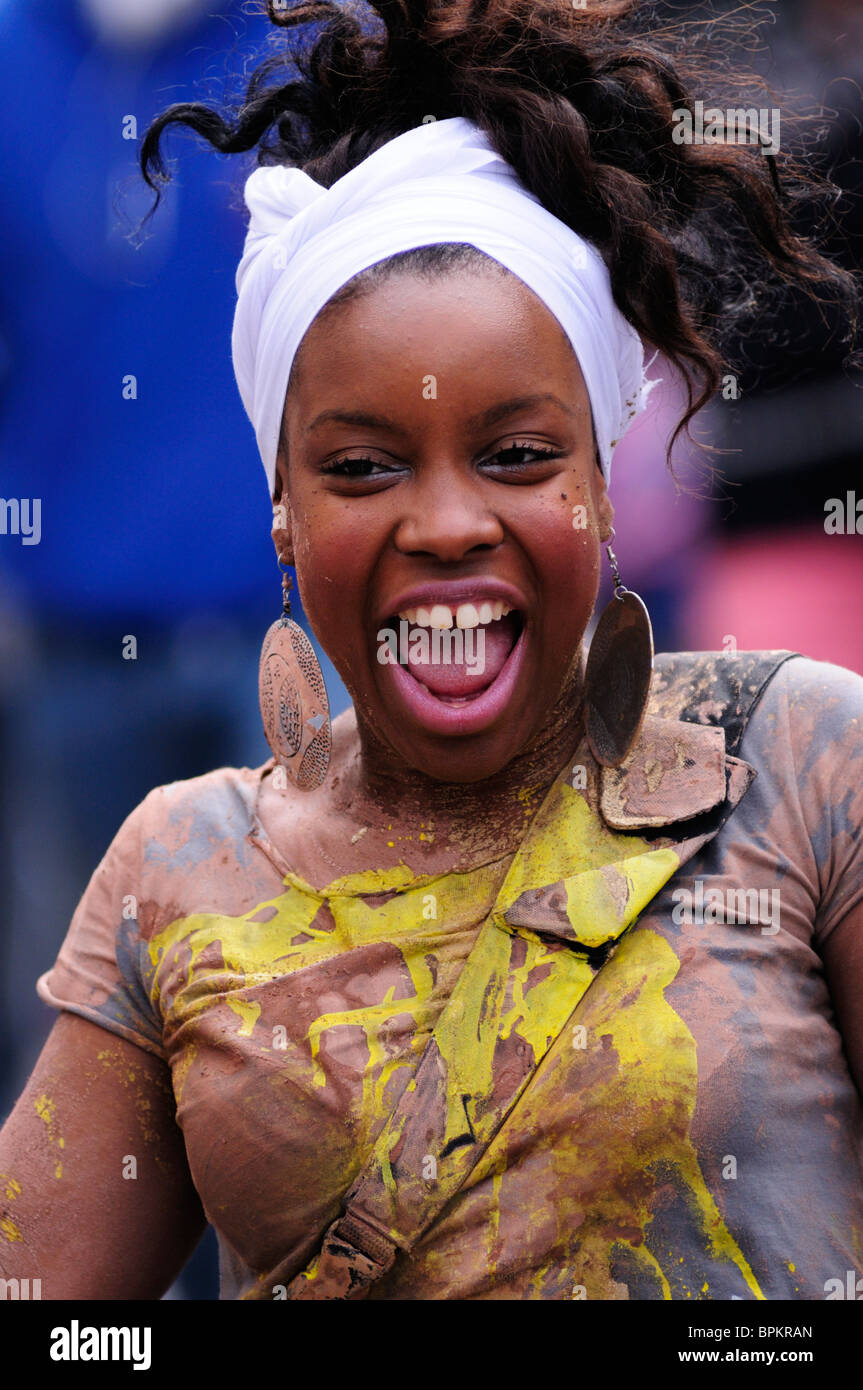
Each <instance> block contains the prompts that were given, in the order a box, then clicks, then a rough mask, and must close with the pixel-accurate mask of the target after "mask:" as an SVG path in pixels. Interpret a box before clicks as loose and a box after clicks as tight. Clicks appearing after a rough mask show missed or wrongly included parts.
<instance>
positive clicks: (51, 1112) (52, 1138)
mask: <svg viewBox="0 0 863 1390" xmlns="http://www.w3.org/2000/svg"><path fill="white" fill-rule="evenodd" d="M33 1108H34V1109H35V1111H36V1114H37V1115H38V1116H39V1119H40V1120H42V1121H43V1122H44V1124H45V1127H46V1129H47V1131H48V1143H49V1144H56V1145H57V1147H58V1148H59V1149H64V1148H65V1147H66V1141H65V1139H64V1138H63V1136H62V1135H61V1134H59V1133H58V1132H57V1122H56V1119H55V1106H54V1102H53V1100H51V1098H50V1096H46V1095H45V1094H44V1093H43V1094H42V1095H41V1096H37V1097H36V1099H35V1100H34V1102H33ZM62 1176H63V1164H62V1163H61V1162H60V1160H59V1159H58V1160H57V1162H56V1163H55V1165H54V1177H55V1178H58V1179H59V1178H62Z"/></svg>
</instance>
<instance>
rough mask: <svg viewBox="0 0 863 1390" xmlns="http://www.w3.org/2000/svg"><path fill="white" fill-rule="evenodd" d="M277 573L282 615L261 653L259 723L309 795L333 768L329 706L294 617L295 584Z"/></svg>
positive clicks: (288, 771) (284, 570)
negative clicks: (260, 719)
mask: <svg viewBox="0 0 863 1390" xmlns="http://www.w3.org/2000/svg"><path fill="white" fill-rule="evenodd" d="M279 568H280V569H281V570H282V609H283V612H282V616H281V617H280V618H278V619H277V620H276V622H274V623H273V625H272V627H271V628H270V629H269V631H268V633H267V635H266V637H265V638H264V645H263V649H262V651H261V665H260V669H259V672H258V695H259V698H260V701H261V718H262V720H263V723H264V733H265V734H266V737H267V743H268V744H269V745H270V751H271V752H272V755H273V758H274V759H275V762H276V766H277V767H281V768H284V771H285V773H286V774H287V776H288V777H289V778H290V779H291V782H292V783H293V785H294V786H295V787H297V788H299V790H300V791H311V790H312V789H313V788H315V787H319V786H320V785H321V783H322V782H323V780H324V778H325V777H326V775H327V768H328V767H329V764H330V752H331V750H332V726H331V724H330V702H329V699H328V698H327V687H326V685H325V683H324V676H323V672H322V671H321V663H320V662H319V661H318V658H317V656H316V655H315V650H314V647H313V646H312V644H311V642H310V641H309V639H308V637H307V636H306V634H305V633H304V632H303V629H302V628H301V627H300V626H299V625H298V624H297V623H295V622H294V620H293V618H292V617H291V599H290V590H291V583H292V581H291V577H290V575H289V574H288V572H287V568H286V567H283V562H282V561H281V560H280V561H279Z"/></svg>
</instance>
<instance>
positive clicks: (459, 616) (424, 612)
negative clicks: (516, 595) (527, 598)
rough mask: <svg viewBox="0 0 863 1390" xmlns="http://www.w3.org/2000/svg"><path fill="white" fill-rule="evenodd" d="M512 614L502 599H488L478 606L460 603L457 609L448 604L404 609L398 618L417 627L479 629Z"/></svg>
mask: <svg viewBox="0 0 863 1390" xmlns="http://www.w3.org/2000/svg"><path fill="white" fill-rule="evenodd" d="M511 612H512V608H511V607H510V606H509V604H507V603H504V602H503V600H502V599H494V600H493V601H491V600H488V599H486V600H484V602H482V603H478V604H476V603H460V604H458V606H457V607H456V608H450V606H449V605H448V604H446V603H436V604H434V605H433V606H432V607H431V608H404V609H403V610H402V611H401V612H400V613H399V615H398V616H399V617H400V618H404V619H405V621H406V622H408V623H412V624H413V625H414V626H415V627H479V626H480V624H485V623H496V622H497V621H498V619H499V618H503V617H505V616H506V614H507V613H511Z"/></svg>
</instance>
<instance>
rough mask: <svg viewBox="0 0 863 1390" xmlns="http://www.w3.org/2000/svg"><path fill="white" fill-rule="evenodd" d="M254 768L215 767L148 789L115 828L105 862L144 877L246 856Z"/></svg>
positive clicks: (258, 771) (256, 778) (260, 772)
mask: <svg viewBox="0 0 863 1390" xmlns="http://www.w3.org/2000/svg"><path fill="white" fill-rule="evenodd" d="M270 766H271V764H270V762H267V763H264V764H262V765H261V766H260V767H257V768H248V767H220V768H214V769H213V770H212V771H210V772H205V773H202V774H200V775H198V776H196V777H189V778H184V779H182V780H178V781H175V782H166V783H163V784H162V785H159V786H156V787H153V788H152V790H151V791H149V792H148V793H147V795H146V796H145V797H144V798H143V800H142V801H140V802H138V804H137V805H136V806H135V807H134V809H133V810H132V811H131V812H130V814H129V815H128V816H127V817H126V819H125V820H124V821H123V823H122V824H121V825H120V827H119V828H118V830H117V832H116V835H115V837H114V839H113V841H112V844H111V846H110V849H109V851H108V854H107V855H106V859H105V861H103V867H104V866H105V865H106V861H107V862H110V861H113V862H114V863H115V864H118V865H120V864H122V865H125V866H128V869H129V870H130V871H131V870H132V869H133V868H134V870H135V871H136V872H138V873H141V874H146V875H147V876H148V877H149V878H152V877H153V876H154V875H156V876H159V875H161V874H162V873H169V874H171V875H172V876H173V874H175V873H177V872H179V873H180V874H182V873H183V872H189V871H190V870H194V869H195V868H197V867H199V866H201V865H203V863H204V862H210V863H212V862H213V859H214V856H218V855H219V854H221V855H222V856H223V857H224V855H225V853H226V851H228V850H230V851H231V853H230V854H229V856H228V857H229V858H230V859H231V860H232V861H233V862H240V863H242V861H243V860H244V859H246V858H247V848H246V847H247V844H248V838H249V835H250V834H251V832H252V830H253V827H254V824H255V807H256V802H257V797H258V791H259V787H260V785H261V779H262V778H263V776H264V775H265V773H266V772H267V770H268V768H269V767H270Z"/></svg>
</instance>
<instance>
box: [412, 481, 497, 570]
mask: <svg viewBox="0 0 863 1390" xmlns="http://www.w3.org/2000/svg"><path fill="white" fill-rule="evenodd" d="M429 474H430V475H431V474H432V470H429ZM405 491H406V492H407V491H408V490H407V489H406V490H405ZM483 491H484V490H483V488H482V487H481V485H480V484H478V483H477V482H475V481H472V480H471V479H468V478H465V477H464V475H458V474H457V473H456V471H455V470H447V471H446V473H440V472H439V473H437V475H436V477H432V476H429V477H428V479H427V480H423V481H419V480H418V481H417V482H416V483H415V484H414V485H413V486H412V487H411V488H410V498H409V500H408V499H407V498H406V503H407V506H406V509H405V513H404V515H403V516H402V518H401V520H400V522H399V524H398V527H397V528H396V534H395V544H396V547H397V549H398V550H400V551H402V552H403V554H406V555H419V554H422V555H433V556H434V557H435V559H438V560H443V561H448V562H450V563H452V562H455V561H458V560H461V559H463V558H464V557H465V555H467V554H468V553H469V552H470V551H471V550H475V549H477V547H480V546H482V547H484V548H491V547H494V546H497V545H500V543H501V541H502V540H503V537H504V528H503V525H502V523H501V521H500V519H499V517H498V516H497V515H496V514H495V513H494V512H493V511H492V510H491V509H490V507H489V498H488V496H487V495H486V496H484V495H483ZM403 495H404V494H403Z"/></svg>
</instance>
